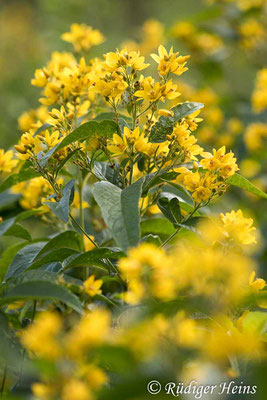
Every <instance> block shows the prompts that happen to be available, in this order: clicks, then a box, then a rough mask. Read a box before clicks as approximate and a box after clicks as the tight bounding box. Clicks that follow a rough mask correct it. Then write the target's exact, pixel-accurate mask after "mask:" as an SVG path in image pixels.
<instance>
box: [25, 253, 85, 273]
mask: <svg viewBox="0 0 267 400" xmlns="http://www.w3.org/2000/svg"><path fill="white" fill-rule="evenodd" d="M77 253H78V252H77V250H73V249H67V248H61V249H55V250H52V251H51V252H50V253H48V254H46V255H44V256H43V257H39V258H38V255H37V256H36V257H35V259H34V262H33V263H32V264H31V265H30V266H29V268H28V269H29V270H32V269H38V268H40V267H42V266H43V265H45V264H52V263H54V262H62V261H64V260H65V259H66V258H68V257H70V256H72V255H74V254H77ZM37 258H38V259H37Z"/></svg>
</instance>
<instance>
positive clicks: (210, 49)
mask: <svg viewBox="0 0 267 400" xmlns="http://www.w3.org/2000/svg"><path fill="white" fill-rule="evenodd" d="M194 41H195V43H194V44H195V45H196V46H197V47H199V48H200V50H201V51H202V52H204V53H205V54H207V55H208V56H211V55H213V54H214V53H217V52H218V51H219V50H221V49H222V48H223V41H222V39H221V38H220V36H218V35H215V34H214V33H209V32H198V33H197V34H196V36H195V38H194Z"/></svg>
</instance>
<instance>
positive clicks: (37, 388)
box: [31, 382, 55, 400]
mask: <svg viewBox="0 0 267 400" xmlns="http://www.w3.org/2000/svg"><path fill="white" fill-rule="evenodd" d="M31 389H32V392H33V394H34V396H36V398H37V399H39V400H48V399H51V398H53V397H54V395H55V389H54V387H53V386H51V385H47V384H45V383H39V382H38V383H33V384H32V386H31Z"/></svg>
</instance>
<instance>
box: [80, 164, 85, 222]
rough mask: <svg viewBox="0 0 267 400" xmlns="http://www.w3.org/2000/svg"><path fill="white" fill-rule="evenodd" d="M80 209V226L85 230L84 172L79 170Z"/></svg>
mask: <svg viewBox="0 0 267 400" xmlns="http://www.w3.org/2000/svg"><path fill="white" fill-rule="evenodd" d="M79 203H80V204H79V208H80V224H81V227H82V228H83V229H84V212H83V178H82V172H81V171H80V170H79Z"/></svg>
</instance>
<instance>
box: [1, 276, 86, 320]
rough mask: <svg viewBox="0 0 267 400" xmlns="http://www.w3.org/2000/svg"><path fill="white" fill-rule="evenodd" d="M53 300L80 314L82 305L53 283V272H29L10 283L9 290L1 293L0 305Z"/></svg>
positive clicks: (67, 291) (65, 290)
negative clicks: (19, 301)
mask: <svg viewBox="0 0 267 400" xmlns="http://www.w3.org/2000/svg"><path fill="white" fill-rule="evenodd" d="M20 299H23V300H24V299H25V300H34V299H37V300H46V299H47V300H53V301H60V302H62V303H64V304H66V305H67V306H69V307H71V308H73V309H74V310H75V311H77V312H78V313H82V312H83V309H82V305H81V303H80V301H79V299H78V297H76V296H75V295H74V294H73V293H71V292H70V291H69V290H68V289H66V288H65V287H63V286H61V285H60V284H58V283H56V282H55V275H54V273H53V272H46V271H29V272H28V273H25V275H23V276H22V278H21V279H17V280H16V281H15V282H12V284H11V285H10V287H9V288H7V290H5V291H4V293H2V296H1V299H0V304H6V303H12V302H14V301H16V300H20Z"/></svg>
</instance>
